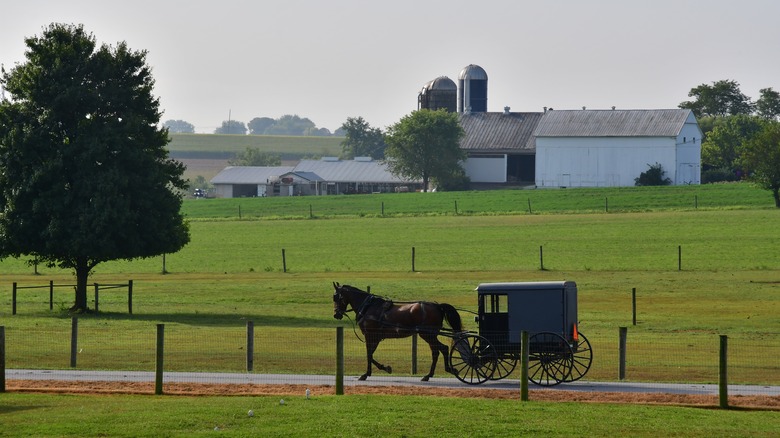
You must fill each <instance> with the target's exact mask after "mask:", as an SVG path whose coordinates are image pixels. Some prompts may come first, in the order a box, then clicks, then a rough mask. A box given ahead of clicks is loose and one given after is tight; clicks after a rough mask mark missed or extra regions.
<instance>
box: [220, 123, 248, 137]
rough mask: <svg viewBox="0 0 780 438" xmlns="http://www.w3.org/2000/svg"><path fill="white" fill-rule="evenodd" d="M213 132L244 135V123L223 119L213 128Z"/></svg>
mask: <svg viewBox="0 0 780 438" xmlns="http://www.w3.org/2000/svg"><path fill="white" fill-rule="evenodd" d="M214 134H240V135H246V125H244V122H239V121H237V120H223V121H222V126H220V127H219V128H217V129H215V130H214Z"/></svg>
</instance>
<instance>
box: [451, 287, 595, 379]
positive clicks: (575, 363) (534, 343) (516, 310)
mask: <svg viewBox="0 0 780 438" xmlns="http://www.w3.org/2000/svg"><path fill="white" fill-rule="evenodd" d="M477 297H478V300H479V303H478V304H479V307H478V312H477V316H476V321H477V323H478V324H479V334H476V333H472V332H462V333H459V334H456V335H455V336H453V338H454V343H453V348H452V349H451V351H450V362H451V365H452V367H453V371H454V373H455V375H456V376H457V377H458V379H460V380H461V381H462V382H465V383H468V384H472V385H476V384H480V383H484V382H486V381H488V380H498V379H503V378H504V377H506V376H508V375H509V374H510V373H511V372H512V371H513V370H514V369H515V367H516V366H517V364H518V363H519V362H520V355H521V350H520V347H521V339H520V338H521V332H522V331H526V332H528V335H529V342H528V350H529V354H528V379H529V380H530V381H531V382H533V383H535V384H537V385H542V386H552V385H557V384H559V383H562V382H573V381H575V380H578V379H580V378H582V377H583V376H584V375H585V374H586V373H587V372H588V370H589V369H590V364H591V360H592V359H593V352H592V350H591V347H590V342H588V339H587V338H586V337H585V336H584V335H583V334H582V333H581V332H580V331H579V329H578V319H577V285H576V283H574V282H573V281H547V282H527V283H483V284H480V285H479V286H478V287H477Z"/></svg>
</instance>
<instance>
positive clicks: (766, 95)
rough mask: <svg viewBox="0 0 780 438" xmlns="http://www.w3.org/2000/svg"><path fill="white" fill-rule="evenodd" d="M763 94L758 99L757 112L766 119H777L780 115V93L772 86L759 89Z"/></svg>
mask: <svg viewBox="0 0 780 438" xmlns="http://www.w3.org/2000/svg"><path fill="white" fill-rule="evenodd" d="M758 92H759V93H760V94H761V96H759V98H758V100H756V113H758V115H759V116H761V117H763V118H765V119H774V120H776V119H777V117H778V116H780V93H778V92H777V91H775V90H773V89H772V88H762V89H760V90H758Z"/></svg>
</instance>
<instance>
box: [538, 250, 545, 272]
mask: <svg viewBox="0 0 780 438" xmlns="http://www.w3.org/2000/svg"><path fill="white" fill-rule="evenodd" d="M539 270H540V271H544V250H543V249H542V245H539Z"/></svg>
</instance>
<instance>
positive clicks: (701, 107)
mask: <svg viewBox="0 0 780 438" xmlns="http://www.w3.org/2000/svg"><path fill="white" fill-rule="evenodd" d="M688 97H693V98H695V99H694V100H691V101H686V102H682V103H680V105H679V107H680V108H683V109H690V110H692V111H693V113H694V114H695V115H696V117H702V116H727V115H737V114H750V113H752V112H753V103H751V101H750V98H749V97H748V96H745V95H744V94H742V92H741V91H740V89H739V83H737V82H736V81H732V80H720V81H715V82H713V83H712V85H708V84H701V85H699V86H697V87H694V88H692V89H691V91H690V92H689V93H688Z"/></svg>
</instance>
